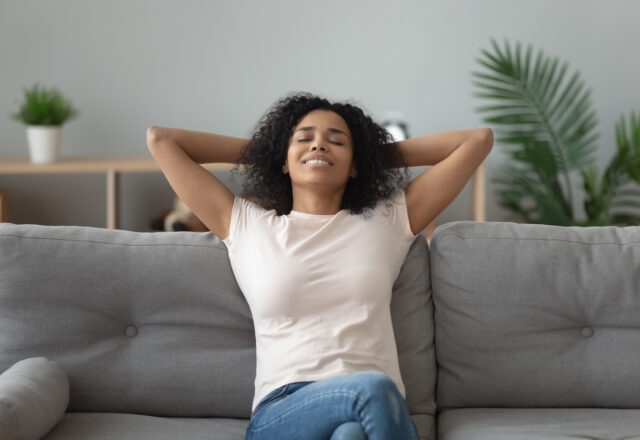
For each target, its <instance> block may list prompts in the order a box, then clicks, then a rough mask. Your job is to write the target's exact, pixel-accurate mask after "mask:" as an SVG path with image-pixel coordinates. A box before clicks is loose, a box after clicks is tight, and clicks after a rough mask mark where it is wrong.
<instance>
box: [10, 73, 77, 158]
mask: <svg viewBox="0 0 640 440" xmlns="http://www.w3.org/2000/svg"><path fill="white" fill-rule="evenodd" d="M77 115H78V111H77V110H76V109H74V108H73V106H72V105H71V103H70V102H69V101H68V100H67V99H65V97H64V96H63V95H62V94H61V93H60V92H59V91H58V90H57V89H55V88H50V89H47V88H45V87H40V85H38V84H35V85H34V86H33V87H32V88H31V89H27V88H24V101H23V103H22V105H21V106H20V111H19V112H18V113H13V114H11V117H12V118H13V119H15V120H17V121H20V122H22V123H24V124H26V125H27V141H28V144H29V154H30V158H31V162H33V163H49V162H55V161H56V160H57V159H58V156H59V155H60V144H61V141H62V125H63V124H64V123H65V122H67V121H69V120H70V119H71V118H73V117H75V116H77Z"/></svg>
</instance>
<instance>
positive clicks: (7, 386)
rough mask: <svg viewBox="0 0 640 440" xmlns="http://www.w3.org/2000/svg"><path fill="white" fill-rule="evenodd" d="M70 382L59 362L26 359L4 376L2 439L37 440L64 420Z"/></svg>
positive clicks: (1, 388)
mask: <svg viewBox="0 0 640 440" xmlns="http://www.w3.org/2000/svg"><path fill="white" fill-rule="evenodd" d="M68 404H69V381H68V380H67V376H66V375H65V374H64V371H62V369H61V368H60V366H59V365H58V364H57V363H56V362H55V361H51V360H49V359H46V358H43V357H34V358H29V359H23V360H21V361H19V362H16V363H15V364H14V365H12V366H11V367H10V368H8V369H7V370H6V371H4V372H3V373H2V374H0V439H1V440H37V439H40V438H41V437H42V436H43V435H45V434H46V433H47V432H48V431H49V430H50V429H51V428H52V427H53V426H54V425H55V424H56V423H58V421H59V420H60V419H61V418H62V416H63V414H64V412H65V410H66V409H67V405H68Z"/></svg>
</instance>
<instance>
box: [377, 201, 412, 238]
mask: <svg viewBox="0 0 640 440" xmlns="http://www.w3.org/2000/svg"><path fill="white" fill-rule="evenodd" d="M389 204H390V205H391V206H387V205H389ZM379 209H380V210H381V212H382V214H383V215H384V216H385V217H386V218H387V219H388V221H389V223H390V224H391V226H392V228H393V229H394V230H395V231H396V232H397V233H398V235H399V236H400V237H401V238H403V239H404V240H407V241H412V240H413V239H414V238H415V237H416V236H418V234H419V233H418V234H414V233H413V232H411V225H410V224H409V212H408V211H407V199H406V197H405V193H404V191H402V190H401V191H398V192H397V193H396V194H395V195H394V196H393V197H391V199H390V200H388V201H387V200H383V201H381V202H380V204H379Z"/></svg>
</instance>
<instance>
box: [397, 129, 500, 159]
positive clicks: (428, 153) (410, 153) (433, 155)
mask: <svg viewBox="0 0 640 440" xmlns="http://www.w3.org/2000/svg"><path fill="white" fill-rule="evenodd" d="M487 130H488V128H470V129H468V130H458V131H445V132H442V133H433V134H427V135H424V136H420V137H415V138H411V139H405V140H402V141H398V142H396V144H397V145H398V149H399V150H400V153H401V154H402V157H403V158H404V160H405V163H406V165H407V167H421V166H428V165H435V164H437V163H438V162H440V161H442V160H444V159H445V158H447V157H449V155H450V154H451V153H453V152H454V151H455V150H456V149H457V148H458V147H459V146H460V145H462V143H463V142H465V141H467V140H468V139H469V138H472V137H477V136H478V134H479V133H483V134H484V133H485V132H486V131H487Z"/></svg>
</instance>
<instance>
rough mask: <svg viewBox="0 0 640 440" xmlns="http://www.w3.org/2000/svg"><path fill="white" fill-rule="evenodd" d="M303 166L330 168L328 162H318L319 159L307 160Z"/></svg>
mask: <svg viewBox="0 0 640 440" xmlns="http://www.w3.org/2000/svg"><path fill="white" fill-rule="evenodd" d="M304 164H305V165H308V166H310V167H313V168H316V167H329V166H331V165H330V164H329V162H326V161H324V160H320V159H311V160H308V161H306V162H305V163H304Z"/></svg>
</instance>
